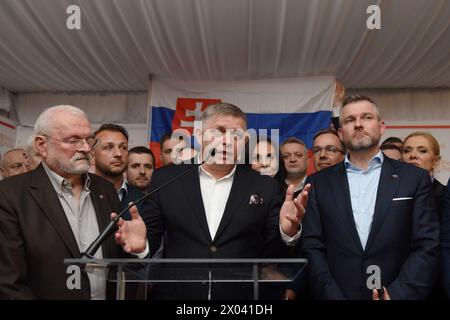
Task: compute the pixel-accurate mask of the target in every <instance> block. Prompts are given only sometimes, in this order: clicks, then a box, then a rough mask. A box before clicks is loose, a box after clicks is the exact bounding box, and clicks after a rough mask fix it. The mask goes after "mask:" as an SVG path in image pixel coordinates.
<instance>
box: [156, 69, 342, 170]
mask: <svg viewBox="0 0 450 320" xmlns="http://www.w3.org/2000/svg"><path fill="white" fill-rule="evenodd" d="M335 84H336V81H335V78H334V77H311V78H285V79H270V80H248V81H247V80H245V81H176V80H167V79H159V78H155V79H153V81H152V89H151V99H150V101H151V107H150V108H149V136H150V148H151V149H152V151H153V153H154V154H155V158H156V160H157V163H156V166H157V167H159V166H160V147H159V141H160V139H161V138H162V136H163V135H164V134H166V133H168V132H170V131H173V130H176V129H179V128H183V129H186V130H187V131H189V132H190V133H191V134H192V133H193V128H194V122H195V121H198V120H200V116H201V113H202V111H203V110H205V109H206V108H207V107H208V106H209V105H211V104H214V103H217V102H228V103H232V104H234V105H236V106H238V107H239V108H240V109H241V110H243V111H244V112H245V113H246V114H247V121H248V128H249V129H254V130H256V132H259V130H260V129H267V133H268V135H269V136H270V130H271V129H278V130H279V141H280V142H282V141H284V140H285V139H286V138H288V137H292V136H294V137H297V138H299V139H301V140H302V141H304V142H305V143H306V145H307V146H308V148H310V147H311V145H312V138H313V136H314V134H315V133H316V132H317V131H319V130H320V129H324V128H327V127H329V126H330V122H331V110H332V105H333V98H334V90H335Z"/></svg>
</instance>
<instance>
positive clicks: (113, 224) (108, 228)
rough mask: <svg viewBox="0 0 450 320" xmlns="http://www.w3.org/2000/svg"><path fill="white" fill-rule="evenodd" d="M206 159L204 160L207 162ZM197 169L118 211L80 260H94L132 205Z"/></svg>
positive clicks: (190, 169)
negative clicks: (99, 249)
mask: <svg viewBox="0 0 450 320" xmlns="http://www.w3.org/2000/svg"><path fill="white" fill-rule="evenodd" d="M215 150H216V149H215V148H214V149H212V150H211V152H210V154H209V156H208V157H207V159H209V158H210V157H211V156H212V157H214V155H215V153H216V152H215ZM207 159H206V160H207ZM206 160H203V161H202V162H201V163H200V166H201V165H202V164H204V163H205V162H206ZM196 168H198V166H193V167H192V168H189V169H187V170H185V171H184V172H182V173H180V174H179V175H177V176H175V177H173V178H172V179H170V180H169V181H167V182H166V183H164V184H162V185H160V186H159V187H158V188H156V189H155V190H153V191H151V192H149V193H147V194H146V195H144V196H143V197H141V198H139V199H138V200H136V201H135V202H133V203H132V204H130V205H128V206H127V207H126V208H125V209H123V210H122V211H120V213H119V214H118V215H117V216H116V217H115V218H114V219H113V220H111V222H110V223H109V224H108V225H107V226H106V228H105V230H103V231H102V232H101V233H100V234H99V235H98V236H97V238H96V239H95V240H94V241H93V242H92V243H91V244H90V245H89V247H88V248H87V249H86V251H85V252H84V253H82V254H81V257H82V258H89V259H94V254H95V253H96V252H97V250H98V248H100V246H101V245H102V244H103V242H104V241H105V240H106V238H108V237H109V236H110V235H111V234H113V233H114V232H115V231H116V224H117V222H118V221H119V219H120V218H121V217H122V216H123V215H124V213H125V212H127V211H128V210H130V208H131V207H132V206H134V205H137V204H139V203H141V202H142V201H144V200H145V199H147V198H148V197H150V196H152V195H154V194H155V193H157V192H158V191H159V190H161V189H163V188H165V187H166V186H168V185H169V184H171V183H172V182H174V181H175V180H178V179H180V178H181V177H183V176H185V175H186V174H188V173H189V172H191V171H192V170H194V169H196Z"/></svg>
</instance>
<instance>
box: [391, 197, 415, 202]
mask: <svg viewBox="0 0 450 320" xmlns="http://www.w3.org/2000/svg"><path fill="white" fill-rule="evenodd" d="M412 199H414V198H413V197H403V198H394V199H392V201H404V200H412Z"/></svg>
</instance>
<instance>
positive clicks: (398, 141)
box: [381, 137, 403, 145]
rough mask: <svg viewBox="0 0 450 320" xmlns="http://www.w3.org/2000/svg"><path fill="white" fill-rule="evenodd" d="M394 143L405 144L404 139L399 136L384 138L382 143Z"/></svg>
mask: <svg viewBox="0 0 450 320" xmlns="http://www.w3.org/2000/svg"><path fill="white" fill-rule="evenodd" d="M393 143H400V144H401V145H403V140H402V139H400V138H397V137H389V138H387V139H386V140H384V141H383V142H382V143H381V145H383V144H393Z"/></svg>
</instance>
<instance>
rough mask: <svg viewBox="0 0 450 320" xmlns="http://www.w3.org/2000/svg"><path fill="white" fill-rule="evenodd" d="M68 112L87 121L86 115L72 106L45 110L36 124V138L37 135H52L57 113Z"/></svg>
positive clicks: (60, 106) (59, 106)
mask: <svg viewBox="0 0 450 320" xmlns="http://www.w3.org/2000/svg"><path fill="white" fill-rule="evenodd" d="M60 112H68V113H71V114H73V115H77V116H81V117H85V118H86V119H87V116H86V113H85V112H84V111H83V110H81V109H80V108H77V107H74V106H70V105H58V106H54V107H50V108H47V109H45V110H44V111H43V112H42V113H41V114H40V115H39V117H38V118H37V119H36V122H35V123H34V136H37V135H48V134H51V129H52V122H53V119H52V118H53V116H54V115H55V114H56V113H60Z"/></svg>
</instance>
